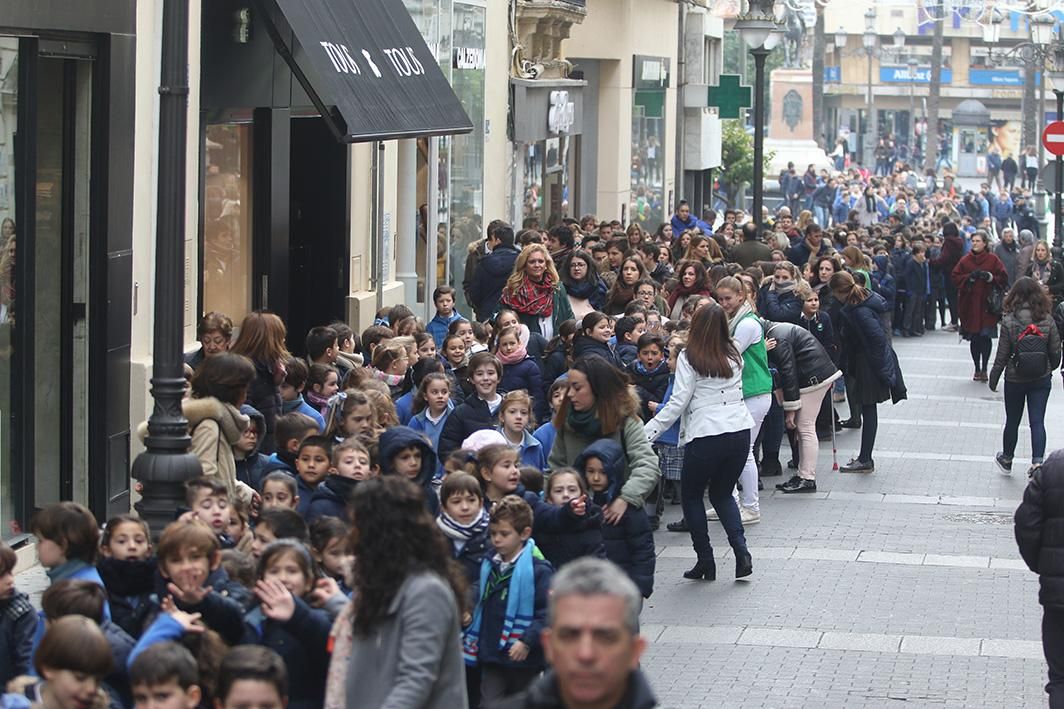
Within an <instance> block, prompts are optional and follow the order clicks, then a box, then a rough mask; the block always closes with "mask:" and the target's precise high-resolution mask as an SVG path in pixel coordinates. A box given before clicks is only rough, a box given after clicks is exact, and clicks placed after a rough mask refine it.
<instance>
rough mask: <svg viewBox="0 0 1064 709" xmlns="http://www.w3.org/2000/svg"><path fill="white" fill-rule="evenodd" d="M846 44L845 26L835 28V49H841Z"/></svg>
mask: <svg viewBox="0 0 1064 709" xmlns="http://www.w3.org/2000/svg"><path fill="white" fill-rule="evenodd" d="M845 46H846V28H844V27H839V29H837V30H835V49H842V48H843V47H845Z"/></svg>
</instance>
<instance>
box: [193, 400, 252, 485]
mask: <svg viewBox="0 0 1064 709" xmlns="http://www.w3.org/2000/svg"><path fill="white" fill-rule="evenodd" d="M181 410H182V412H183V413H184V414H185V418H187V419H188V430H189V433H190V434H191V435H192V449H191V452H192V453H194V454H195V455H196V457H197V458H199V460H200V464H201V465H202V466H203V474H204V475H217V476H218V477H219V478H220V479H221V481H222V482H223V483H225V486H226V488H228V489H229V496H230V497H231V498H233V499H238V500H241V501H243V502H245V503H248V504H250V502H251V497H252V495H253V493H254V491H253V490H252V489H251V488H250V487H249V486H247V485H245V484H244V483H242V482H239V481H238V480H237V479H236V460H235V459H234V458H233V444H235V443H236V442H237V441H239V440H240V436H241V435H242V434H243V433H244V429H246V428H247V427H248V423H249V420H248V417H247V416H245V415H244V414H242V413H240V410H239V409H238V408H236V407H235V406H233V405H232V404H226V403H223V402H222V401H219V400H218V399H216V398H214V397H213V396H209V397H205V398H203V399H185V400H184V401H182V402H181Z"/></svg>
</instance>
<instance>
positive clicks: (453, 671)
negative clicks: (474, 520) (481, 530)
mask: <svg viewBox="0 0 1064 709" xmlns="http://www.w3.org/2000/svg"><path fill="white" fill-rule="evenodd" d="M349 509H350V512H351V523H352V524H351V533H350V536H349V537H348V548H349V549H350V551H351V553H352V554H354V555H355V564H354V568H353V571H352V573H351V588H352V589H353V590H354V593H353V594H352V601H351V604H350V605H349V606H348V608H347V610H345V611H344V613H342V614H341V618H352V619H353V620H352V621H351V622H352V623H353V632H352V634H351V640H350V642H351V645H350V652H349V654H348V657H347V658H346V673H344V672H343V671H342V670H341V671H340V672H338V673H336V677H337V679H338V678H339V677H344V687H345V691H344V692H343V694H344V695H345V696H346V706H367V707H380V706H402V707H421V708H426V707H432V708H435V707H438V708H440V709H443V708H444V707H456V706H465V705H466V702H467V697H466V686H465V666H464V663H463V660H462V644H461V640H460V636H461V618H462V613H463V611H465V610H466V609H465V608H464V606H465V600H464V599H465V598H466V583H465V578H464V576H463V573H462V570H461V568H460V567H459V566H458V563H457V562H455V561H454V560H453V559H452V558H451V553H450V549H449V548H448V544H447V540H446V538H445V537H444V536H443V533H442V532H440V530H439V528H438V527H437V526H436V523H435V521H434V520H433V519H432V516H431V515H430V514H429V512H428V509H427V508H426V506H425V495H424V493H423V492H422V491H421V490H420V489H419V488H418V487H416V486H415V485H414V484H413V483H411V482H410V481H409V480H406V479H405V478H402V477H399V476H385V477H382V478H377V479H375V480H367V481H365V482H363V483H360V484H359V485H358V486H357V487H356V488H355V491H354V493H352V495H351V501H350V504H349ZM411 629H414V630H413V631H412V630H411ZM333 661H334V662H342V661H343V660H342V659H340V658H338V657H337V656H336V655H334V659H333ZM337 669H339V668H337ZM344 675H346V676H344ZM331 683H332V682H331ZM332 684H334V686H332V687H330V688H329V689H330V695H331V696H336V694H339V692H337V691H336V690H338V689H339V688H338V687H335V684H338V682H337V683H332ZM334 692H335V693H334Z"/></svg>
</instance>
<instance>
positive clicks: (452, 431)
mask: <svg viewBox="0 0 1064 709" xmlns="http://www.w3.org/2000/svg"><path fill="white" fill-rule="evenodd" d="M498 422H499V420H498V417H497V416H495V415H493V414H492V413H491V409H489V408H488V402H486V401H484V400H483V399H481V398H480V397H479V396H477V395H476V394H473V395H471V396H469V397H467V398H466V400H465V401H463V402H462V403H461V404H459V405H458V406H456V407H454V411H452V412H451V415H450V416H448V417H447V422H446V423H445V424H443V431H441V432H440V445H439V451H438V452H439V457H440V460H447V456H449V455H450V454H451V453H453V452H454V451H456V450H458V449H459V448H461V446H462V441H464V440H465V439H467V438H469V436H470V435H472V434H474V433H476V432H477V431H483V430H484V429H486V428H495V426H496V425H497V424H498Z"/></svg>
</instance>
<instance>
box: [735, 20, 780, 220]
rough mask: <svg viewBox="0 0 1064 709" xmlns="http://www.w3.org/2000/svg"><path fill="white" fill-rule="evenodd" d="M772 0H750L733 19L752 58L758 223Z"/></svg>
mask: <svg viewBox="0 0 1064 709" xmlns="http://www.w3.org/2000/svg"><path fill="white" fill-rule="evenodd" d="M772 6H773V0H750V10H749V12H747V14H745V15H740V16H739V17H737V18H736V19H735V30H736V31H737V32H738V33H739V35H740V36H741V37H742V38H743V41H744V42H746V45H747V46H748V47H750V54H752V55H753V57H754V184H753V189H754V206H753V215H752V216H753V219H754V224H756V225H757V226H758V227H760V226H761V221H762V216H761V212H762V204H763V203H764V198H765V195H764V193H765V164H764V163H765V58H766V57H767V56H768V55H769V52H771V51H772V50H773V49H774V48H775V46H776V45H777V44H778V43H779V25H778V24H777V23H776V18H775V16H774V15H773V9H772Z"/></svg>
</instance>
